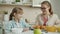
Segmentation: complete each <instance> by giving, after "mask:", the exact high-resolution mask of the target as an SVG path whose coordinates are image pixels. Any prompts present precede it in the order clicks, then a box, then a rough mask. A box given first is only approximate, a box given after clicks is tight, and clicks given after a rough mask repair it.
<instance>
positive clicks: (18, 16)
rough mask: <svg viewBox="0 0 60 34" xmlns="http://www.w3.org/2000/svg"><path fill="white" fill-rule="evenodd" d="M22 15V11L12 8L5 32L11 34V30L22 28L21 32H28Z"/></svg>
mask: <svg viewBox="0 0 60 34" xmlns="http://www.w3.org/2000/svg"><path fill="white" fill-rule="evenodd" d="M22 15H23V9H21V8H19V7H15V8H13V10H12V12H11V14H10V17H9V20H10V21H9V23H7V24H6V30H5V32H12V29H13V28H24V29H23V31H27V30H29V28H28V26H29V25H28V24H27V23H26V22H25V19H24V18H22Z"/></svg>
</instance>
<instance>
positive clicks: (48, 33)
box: [9, 31, 60, 34]
mask: <svg viewBox="0 0 60 34" xmlns="http://www.w3.org/2000/svg"><path fill="white" fill-rule="evenodd" d="M9 34H13V33H9ZM20 34H34V33H33V31H26V32H22V33H20ZM42 34H60V33H58V32H47V33H46V32H42Z"/></svg>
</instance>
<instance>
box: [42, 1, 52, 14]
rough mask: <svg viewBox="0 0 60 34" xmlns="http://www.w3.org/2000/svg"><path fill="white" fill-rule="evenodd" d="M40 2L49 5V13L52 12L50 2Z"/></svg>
mask: <svg viewBox="0 0 60 34" xmlns="http://www.w3.org/2000/svg"><path fill="white" fill-rule="evenodd" d="M41 4H47V5H48V6H49V7H50V9H49V13H50V15H52V14H53V10H52V6H51V3H50V2H49V1H43V2H42V3H41Z"/></svg>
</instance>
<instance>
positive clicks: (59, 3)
mask: <svg viewBox="0 0 60 34" xmlns="http://www.w3.org/2000/svg"><path fill="white" fill-rule="evenodd" d="M51 4H52V7H53V11H54V13H56V14H58V16H59V18H60V0H51ZM14 7H16V6H0V11H4V10H5V11H8V13H9V14H10V12H11V11H12V9H13V8H14ZM19 7H21V8H22V9H23V10H24V17H25V18H27V19H28V20H30V21H31V22H34V20H35V18H36V16H37V15H38V14H39V13H41V11H40V9H39V8H32V7H26V6H19Z"/></svg>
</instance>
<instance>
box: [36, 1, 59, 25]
mask: <svg viewBox="0 0 60 34" xmlns="http://www.w3.org/2000/svg"><path fill="white" fill-rule="evenodd" d="M40 8H41V11H42V14H39V15H38V16H37V19H36V23H37V25H42V26H54V25H57V24H59V23H58V20H59V18H58V16H57V14H54V13H53V10H52V6H51V4H50V2H48V1H43V2H42V3H41V7H40Z"/></svg>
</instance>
